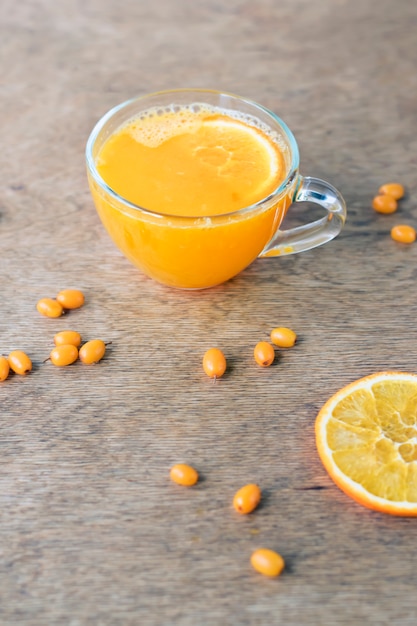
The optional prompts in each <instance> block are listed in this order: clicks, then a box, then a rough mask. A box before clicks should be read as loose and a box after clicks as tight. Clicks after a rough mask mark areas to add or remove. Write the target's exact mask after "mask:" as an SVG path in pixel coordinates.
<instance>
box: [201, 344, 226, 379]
mask: <svg viewBox="0 0 417 626" xmlns="http://www.w3.org/2000/svg"><path fill="white" fill-rule="evenodd" d="M203 369H204V371H205V373H206V374H207V376H209V377H210V378H220V376H223V374H224V373H225V371H226V358H225V356H224V354H223V352H222V351H221V350H219V349H218V348H210V350H207V352H206V353H205V355H204V357H203Z"/></svg>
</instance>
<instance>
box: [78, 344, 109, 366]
mask: <svg viewBox="0 0 417 626" xmlns="http://www.w3.org/2000/svg"><path fill="white" fill-rule="evenodd" d="M105 353H106V344H105V343H104V341H102V340H101V339H92V340H91V341H87V343H85V344H84V345H83V346H81V348H80V351H79V353H78V355H79V357H80V360H81V361H82V362H83V363H86V364H87V365H92V364H93V363H98V361H101V359H102V358H103V356H104V355H105Z"/></svg>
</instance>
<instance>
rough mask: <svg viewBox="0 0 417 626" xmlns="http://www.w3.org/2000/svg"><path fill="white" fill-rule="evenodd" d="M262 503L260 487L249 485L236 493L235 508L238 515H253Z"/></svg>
mask: <svg viewBox="0 0 417 626" xmlns="http://www.w3.org/2000/svg"><path fill="white" fill-rule="evenodd" d="M260 501H261V490H260V488H259V487H258V485H255V484H249V485H245V486H244V487H241V488H240V489H239V491H236V493H235V495H234V498H233V506H234V508H235V509H236V511H237V512H238V513H243V514H244V515H246V514H247V513H252V511H254V510H255V509H256V507H257V506H258V504H259V503H260Z"/></svg>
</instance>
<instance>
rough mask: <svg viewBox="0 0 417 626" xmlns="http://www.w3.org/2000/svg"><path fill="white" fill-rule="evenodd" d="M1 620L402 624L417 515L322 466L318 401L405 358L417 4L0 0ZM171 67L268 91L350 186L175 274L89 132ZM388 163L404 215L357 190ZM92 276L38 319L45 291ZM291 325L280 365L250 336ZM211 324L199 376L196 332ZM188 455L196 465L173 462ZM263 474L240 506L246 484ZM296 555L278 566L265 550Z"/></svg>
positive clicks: (413, 340) (307, 145)
mask: <svg viewBox="0 0 417 626" xmlns="http://www.w3.org/2000/svg"><path fill="white" fill-rule="evenodd" d="M0 24H1V33H0V50H1V68H2V69H1V76H0V93H1V100H0V112H1V136H2V147H1V156H0V163H1V169H0V171H1V178H0V185H1V191H0V194H1V195H0V246H1V247H0V250H1V276H0V352H1V353H3V354H7V353H8V352H9V351H10V350H12V349H17V348H19V349H22V350H26V351H27V352H28V353H29V355H30V356H31V357H32V359H33V363H34V371H33V372H32V373H31V374H30V375H29V376H27V377H26V378H22V377H18V376H13V377H12V376H11V377H9V379H8V380H7V381H6V382H4V383H1V386H0V401H1V436H0V445H1V456H0V459H1V461H0V463H1V471H0V546H1V560H0V623H1V624H4V625H6V626H8V625H11V624H25V625H30V626H37V625H45V624H47V625H66V626H67V625H68V626H69V625H71V626H87V625H94V626H98V625H106V626H107V625H111V626H119V625H123V626H130V625H132V626H136V625H138V624H140V625H141V626H147V625H152V626H154V625H155V626H162V625H163V626H171V625H180V626H205V625H216V626H217V625H219V626H220V625H221V626H228V625H239V626H246V625H252V624H253V625H265V626H270V625H272V624H293V625H296V626H299V625H304V624H314V625H317V626H322V625H330V626H333V625H337V624H343V625H347V624H352V625H353V624H355V625H358V624H375V625H378V626H381V625H384V624H387V625H388V624H395V625H396V626H405V625H409V624H410V625H411V624H413V625H414V624H415V621H416V617H417V599H416V592H415V590H416V585H417V567H416V559H415V557H414V552H415V543H416V539H417V522H416V521H414V520H413V519H396V518H393V517H390V516H385V515H382V514H378V513H374V512H371V511H368V510H367V509H364V508H362V507H360V506H359V505H357V504H355V503H354V502H353V501H351V500H350V499H349V498H347V497H346V496H345V495H343V494H342V493H341V492H340V491H339V490H338V488H337V487H336V486H334V484H333V483H332V481H331V480H330V478H329V477H328V476H327V474H326V473H325V471H324V469H323V467H322V465H321V462H320V460H319V459H318V456H317V453H316V449H315V443H314V431H313V427H314V420H315V417H316V414H317V412H318V410H319V408H320V407H321V406H322V404H323V403H324V402H325V401H326V399H327V398H328V397H329V396H330V395H331V394H333V393H334V392H335V391H336V390H337V389H339V388H340V387H342V386H343V385H345V384H347V383H349V382H350V381H352V380H354V379H356V378H359V377H361V376H363V375H366V374H368V373H372V372H375V371H379V370H384V369H399V370H406V371H417V359H416V345H417V325H416V305H415V302H416V297H415V280H416V259H417V245H414V246H413V245H411V246H408V247H407V246H405V245H400V244H396V243H395V242H393V241H392V240H391V239H390V236H389V231H390V228H391V226H392V225H393V224H395V223H398V222H405V223H410V224H414V226H415V225H416V222H417V212H416V208H415V207H416V198H417V196H416V193H417V190H416V176H415V172H416V163H417V161H416V153H417V139H416V137H417V118H416V98H415V94H416V90H417V73H416V61H417V54H416V52H417V48H416V24H417V5H416V3H413V2H409V0H396V1H395V2H394V1H390V0H368V1H367V2H347V1H346V0H318V1H317V2H306V1H305V0H281V1H280V2H275V1H274V0H258V1H256V0H255V1H252V2H250V1H248V0H229V1H228V2H219V1H218V0H206V1H205V2H198V1H195V0H194V1H193V0H177V1H176V2H170V1H169V0H159V1H156V2H148V1H145V0H137V1H134V0H131V1H130V2H124V3H123V2H116V1H115V0H83V2H81V1H77V0H61V1H60V2H53V1H52V0H22V2H19V3H17V2H15V0H5V1H4V2H3V3H2V5H1V8H0ZM178 86H196V87H211V88H217V89H226V90H228V91H232V92H235V93H239V94H240V95H243V96H247V97H249V98H252V99H255V100H257V101H259V102H261V103H262V104H264V105H265V106H267V107H269V108H270V109H273V110H274V111H276V112H277V113H278V114H279V115H280V116H281V117H282V118H284V119H285V120H286V122H287V123H288V124H289V126H290V127H291V128H292V130H293V131H294V133H295V135H296V137H297V139H298V142H299V146H300V150H301V169H302V172H303V173H304V174H309V175H313V176H318V177H322V178H325V179H327V180H329V181H330V182H332V183H333V184H334V185H335V186H336V187H337V188H339V189H340V190H341V191H342V193H343V194H344V196H345V198H346V201H347V204H348V208H349V219H348V222H347V224H346V227H345V229H344V231H343V233H342V234H341V235H340V236H339V238H338V239H336V240H335V241H333V242H332V243H330V244H328V245H326V246H324V247H323V248H318V249H316V250H313V251H310V252H307V253H304V254H301V255H298V256H292V257H287V258H282V259H266V260H259V261H257V262H255V263H254V264H253V265H252V266H251V267H250V268H249V269H248V270H247V271H245V272H244V273H243V274H241V275H240V276H239V277H238V278H236V279H234V280H232V281H230V282H229V283H228V284H225V285H223V286H220V287H218V288H215V289H211V290H207V291H203V292H192V293H187V292H181V291H175V290H171V289H168V288H165V287H162V286H160V285H158V284H156V283H154V282H153V281H151V280H150V279H148V278H146V277H144V276H143V275H142V274H141V273H140V272H139V271H138V270H136V269H135V268H134V267H133V266H131V265H130V264H129V263H128V261H126V260H125V259H124V257H122V255H121V254H120V253H119V252H118V251H117V250H116V249H115V248H114V246H113V244H112V242H111V241H110V239H109V238H108V236H107V234H106V233H105V231H104V229H103V227H102V225H101V223H100V222H99V219H98V217H97V215H96V212H95V210H94V207H93V204H92V200H91V198H90V195H89V191H88V188H87V182H86V175H85V165H84V147H85V142H86V139H87V136H88V134H89V132H90V130H91V128H92V127H93V125H94V123H95V122H96V121H97V119H98V118H99V117H101V115H102V114H104V113H105V112H106V110H107V109H109V108H110V107H111V106H113V105H115V104H117V103H119V102H122V101H123V100H125V99H127V98H129V97H132V96H134V95H136V94H144V93H146V92H151V91H155V90H159V89H167V88H173V87H178ZM391 180H398V181H400V182H402V183H403V184H404V185H405V186H406V188H407V190H408V195H407V197H406V198H405V199H404V200H403V201H402V202H401V206H400V209H399V211H398V213H397V214H395V215H393V216H380V215H377V214H376V213H375V212H374V211H373V210H372V209H371V208H370V203H371V199H372V197H373V195H374V194H375V193H376V191H377V189H378V187H379V185H380V184H382V183H384V182H387V181H391ZM67 287H78V288H81V289H82V290H83V291H84V292H85V295H86V305H85V306H84V308H82V309H80V310H78V311H74V312H72V313H70V314H68V315H67V316H66V317H63V318H60V319H57V320H51V319H46V318H43V317H41V316H40V315H39V314H38V313H37V311H36V308H35V305H36V302H37V300H38V299H39V298H41V297H43V296H52V297H53V296H55V295H56V293H57V292H58V291H59V290H60V289H62V288H67ZM277 325H284V326H290V327H291V328H293V329H294V330H296V332H297V333H298V335H299V342H298V344H297V345H296V347H295V348H294V349H293V350H291V351H287V352H285V353H284V352H282V354H280V356H279V358H278V360H277V362H276V364H275V365H274V366H273V367H271V368H268V369H262V368H259V367H258V366H256V364H255V363H254V361H253V358H252V351H253V346H254V344H255V343H256V342H257V341H259V340H260V339H266V338H267V337H268V333H269V331H270V329H271V328H272V327H273V326H277ZM68 327H70V328H74V329H77V330H79V331H80V332H81V334H82V336H83V338H84V339H91V338H95V337H100V338H102V339H104V340H106V341H111V342H112V343H111V345H110V346H109V347H108V352H107V355H106V358H105V359H104V360H103V361H102V362H101V363H100V364H98V365H96V366H93V367H86V366H82V364H76V365H74V366H72V367H69V368H65V369H58V368H54V367H53V366H52V365H51V364H50V363H44V359H46V358H47V357H48V354H49V351H50V349H51V346H52V337H53V335H54V333H55V332H56V331H57V330H60V329H63V328H68ZM213 345H217V346H219V347H221V348H222V349H223V350H224V352H225V353H226V355H227V357H228V360H229V364H230V367H229V371H228V374H227V375H226V376H225V377H224V378H223V379H222V380H220V381H218V382H217V383H216V384H213V383H212V382H211V381H210V380H209V379H208V378H207V377H206V376H205V375H204V373H203V372H202V368H201V359H202V355H203V353H204V351H205V350H206V349H207V348H208V347H211V346H213ZM178 461H185V462H189V463H191V464H193V465H194V466H195V467H196V468H197V469H198V470H199V472H200V473H201V478H202V479H201V481H200V483H199V484H198V485H197V486H196V487H195V488H193V489H184V488H180V487H178V486H176V485H174V484H173V483H171V482H170V481H169V478H168V472H169V468H170V466H171V465H172V464H173V463H175V462H178ZM246 482H258V483H259V485H260V486H261V487H262V490H263V493H264V499H263V503H262V506H261V507H260V508H259V510H257V511H256V512H255V513H254V514H252V515H250V516H238V515H237V514H236V513H234V511H233V510H232V507H231V499H232V497H233V494H234V492H235V490H236V489H237V488H238V487H240V486H241V485H242V484H244V483H246ZM259 546H267V547H271V548H273V549H276V550H278V551H279V552H280V553H281V554H282V555H283V556H284V558H285V560H286V564H287V566H286V570H285V572H284V573H283V575H282V576H281V577H280V578H279V579H276V580H269V579H266V578H263V577H262V576H260V575H259V574H257V573H256V572H255V571H254V570H252V568H251V566H250V564H249V557H250V554H251V552H252V550H253V549H255V548H256V547H259Z"/></svg>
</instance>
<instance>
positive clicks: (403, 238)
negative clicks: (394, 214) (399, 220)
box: [391, 224, 416, 243]
mask: <svg viewBox="0 0 417 626" xmlns="http://www.w3.org/2000/svg"><path fill="white" fill-rule="evenodd" d="M391 237H392V238H393V239H394V241H399V242H400V243H414V241H415V240H416V231H415V228H413V227H412V226H407V224H397V226H394V227H393V228H391Z"/></svg>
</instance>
